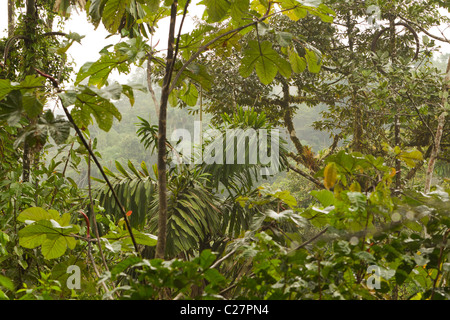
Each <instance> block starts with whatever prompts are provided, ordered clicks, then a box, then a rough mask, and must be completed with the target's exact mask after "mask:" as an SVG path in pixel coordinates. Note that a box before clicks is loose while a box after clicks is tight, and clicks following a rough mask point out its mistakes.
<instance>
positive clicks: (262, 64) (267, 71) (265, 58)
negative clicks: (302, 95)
mask: <svg viewBox="0 0 450 320" xmlns="http://www.w3.org/2000/svg"><path fill="white" fill-rule="evenodd" d="M253 70H256V74H257V75H258V77H259V79H260V81H261V83H263V84H265V85H268V84H270V83H271V82H272V81H273V80H274V79H275V76H276V75H277V74H278V72H280V74H281V75H282V76H283V77H286V78H289V77H290V76H291V72H292V69H291V65H290V63H289V62H288V61H286V60H285V59H283V58H282V57H281V56H280V55H279V54H278V53H277V52H276V51H275V50H274V49H273V48H272V43H271V42H269V41H263V42H261V43H258V41H255V40H251V41H249V48H248V49H247V50H245V52H244V58H243V59H242V61H241V66H240V68H239V72H240V74H241V75H242V76H243V77H244V78H246V77H248V76H250V75H251V73H252V72H253Z"/></svg>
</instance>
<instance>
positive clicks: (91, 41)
mask: <svg viewBox="0 0 450 320" xmlns="http://www.w3.org/2000/svg"><path fill="white" fill-rule="evenodd" d="M198 2H199V0H194V1H193V5H191V14H190V16H193V15H201V14H202V12H203V10H204V6H198V5H195V4H196V3H198ZM178 20H180V19H178ZM178 22H179V21H178ZM6 28H7V0H0V37H3V36H5V35H6ZM192 28H193V24H192V20H191V19H187V20H186V22H185V26H184V31H185V32H187V31H190V30H192ZM65 31H66V32H76V33H78V34H80V35H84V36H85V38H83V40H82V43H81V45H80V44H78V43H75V44H74V45H73V46H72V48H70V51H69V54H70V55H71V56H72V57H73V58H74V59H75V62H76V68H75V69H76V70H78V69H79V68H80V67H81V66H82V65H83V64H84V63H85V62H88V61H96V60H97V59H98V57H99V51H100V50H101V49H102V48H103V47H105V46H106V45H109V44H115V43H117V41H118V40H119V37H117V36H116V37H111V38H108V39H106V36H107V35H108V33H107V31H106V30H105V29H104V28H103V25H102V24H100V26H99V27H98V29H97V30H94V28H93V26H92V25H91V24H90V23H88V22H87V20H86V13H84V12H81V13H80V14H72V16H71V18H70V20H69V21H68V23H67V24H66V29H65ZM167 31H168V19H166V21H163V22H162V23H160V25H159V32H158V34H159V35H161V39H162V40H161V41H160V43H159V45H158V49H160V50H162V49H165V48H166V47H167V43H166V41H167V40H164V39H167V37H166V36H165V35H166V34H167ZM433 33H434V34H436V35H438V36H440V33H439V31H437V30H433ZM445 35H446V37H447V38H450V26H449V27H448V28H447V29H446V30H445ZM156 42H157V39H155V41H154V43H156ZM441 45H442V49H441V52H442V53H450V45H448V44H441Z"/></svg>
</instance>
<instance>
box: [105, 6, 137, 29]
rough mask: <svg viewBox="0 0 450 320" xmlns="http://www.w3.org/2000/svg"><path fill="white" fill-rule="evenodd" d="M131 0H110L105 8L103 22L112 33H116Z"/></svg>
mask: <svg viewBox="0 0 450 320" xmlns="http://www.w3.org/2000/svg"><path fill="white" fill-rule="evenodd" d="M129 3H130V0H108V1H107V2H106V4H105V7H104V9H103V16H102V18H103V19H102V20H103V24H104V25H105V28H106V30H108V31H109V32H110V33H116V32H117V31H118V29H119V26H120V23H121V22H122V19H123V16H124V14H125V10H126V7H127V6H128V5H129Z"/></svg>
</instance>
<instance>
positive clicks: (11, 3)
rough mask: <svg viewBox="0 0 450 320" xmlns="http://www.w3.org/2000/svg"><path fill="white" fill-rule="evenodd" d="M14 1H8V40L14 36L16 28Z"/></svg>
mask: <svg viewBox="0 0 450 320" xmlns="http://www.w3.org/2000/svg"><path fill="white" fill-rule="evenodd" d="M15 24H16V23H15V14H14V0H8V38H10V39H11V37H12V36H13V35H14V28H15Z"/></svg>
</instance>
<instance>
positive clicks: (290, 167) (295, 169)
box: [289, 164, 325, 189]
mask: <svg viewBox="0 0 450 320" xmlns="http://www.w3.org/2000/svg"><path fill="white" fill-rule="evenodd" d="M289 169H290V170H292V171H294V172H296V173H298V174H299V175H301V176H302V177H304V178H306V179H307V180H309V181H311V182H312V183H314V184H315V185H317V186H318V187H320V188H322V189H325V186H324V185H323V183H322V182H320V181H319V180H317V179H316V178H314V177H312V176H311V175H309V174H307V173H306V172H304V171H302V170H300V169H298V168H296V167H294V166H293V165H291V164H290V165H289Z"/></svg>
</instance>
